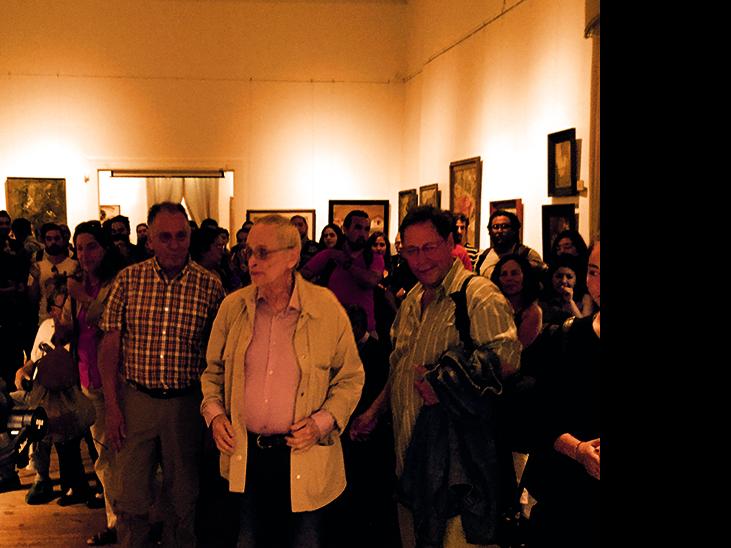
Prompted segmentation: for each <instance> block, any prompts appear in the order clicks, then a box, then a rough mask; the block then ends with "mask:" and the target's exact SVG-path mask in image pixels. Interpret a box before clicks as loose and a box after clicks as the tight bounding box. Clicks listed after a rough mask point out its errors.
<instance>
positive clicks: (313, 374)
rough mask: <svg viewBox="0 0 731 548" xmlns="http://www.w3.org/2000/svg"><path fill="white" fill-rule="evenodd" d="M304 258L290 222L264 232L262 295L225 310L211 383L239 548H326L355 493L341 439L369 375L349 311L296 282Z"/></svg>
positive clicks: (206, 406)
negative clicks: (324, 534)
mask: <svg viewBox="0 0 731 548" xmlns="http://www.w3.org/2000/svg"><path fill="white" fill-rule="evenodd" d="M299 248H300V238H299V234H298V233H297V230H296V229H295V228H294V227H293V226H291V225H290V224H289V220H287V219H285V218H284V217H280V216H276V215H272V216H268V217H265V218H263V219H260V220H259V221H257V222H256V224H255V225H254V226H253V228H252V229H251V232H250V234H249V238H248V240H247V247H246V250H245V255H246V257H247V261H248V264H249V271H250V273H251V279H252V285H251V286H248V287H246V288H243V289H241V290H239V291H236V292H234V293H232V294H231V295H229V296H228V297H227V298H226V299H225V300H224V301H223V303H222V304H221V308H220V310H219V313H218V316H217V317H216V320H215V322H214V324H213V329H212V332H211V337H210V342H209V344H208V351H207V362H208V367H207V368H206V370H205V372H204V373H203V376H202V378H201V384H202V390H203V402H202V404H201V413H202V415H203V417H204V418H205V420H206V423H207V424H208V425H209V426H210V428H211V430H212V434H213V439H214V440H215V442H216V446H217V447H218V449H219V450H220V451H221V463H220V464H221V474H222V476H223V477H225V478H227V479H228V480H229V489H230V491H233V492H240V493H243V495H242V506H241V520H240V529H239V530H240V533H239V542H238V544H239V546H251V547H256V546H308V547H310V546H314V547H316V546H319V545H320V531H321V527H320V522H321V519H322V509H323V507H325V506H326V505H327V504H329V503H330V502H332V501H333V500H334V499H335V498H337V497H338V496H339V495H340V493H342V491H343V490H344V488H345V469H344V465H343V454H342V449H341V446H340V439H339V436H340V433H341V432H342V431H343V430H344V429H345V426H346V424H347V421H348V418H349V417H350V414H351V413H352V412H353V409H354V408H355V406H356V404H357V403H358V400H359V398H360V393H361V389H362V387H363V383H364V379H365V374H364V371H363V365H362V363H361V362H360V358H359V357H358V350H357V347H356V345H355V340H354V338H353V332H352V329H351V327H350V322H349V320H348V317H347V315H346V313H345V311H344V309H343V308H342V306H341V305H340V303H339V302H338V300H337V299H336V298H335V296H334V295H333V294H332V292H330V291H329V290H327V289H325V288H321V287H319V286H316V285H314V284H311V283H309V282H307V281H306V280H304V279H303V278H302V277H301V276H300V275H299V274H298V273H296V272H295V268H296V266H297V262H298V260H299V256H300V249H299Z"/></svg>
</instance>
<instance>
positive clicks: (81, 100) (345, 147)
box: [0, 0, 591, 249]
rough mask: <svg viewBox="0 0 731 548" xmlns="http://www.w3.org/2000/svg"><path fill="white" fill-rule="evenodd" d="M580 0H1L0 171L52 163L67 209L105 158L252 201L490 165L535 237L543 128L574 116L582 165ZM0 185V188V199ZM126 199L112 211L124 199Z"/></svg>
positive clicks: (355, 191)
mask: <svg viewBox="0 0 731 548" xmlns="http://www.w3.org/2000/svg"><path fill="white" fill-rule="evenodd" d="M583 23H584V0H517V1H510V0H508V1H503V0H490V1H486V2H472V1H471V0H453V1H450V2H441V1H439V0H410V1H409V2H408V3H406V2H403V1H399V0H368V1H366V0H363V1H359V2H356V1H347V0H341V1H337V2H336V1H322V2H296V1H257V2H254V1H246V0H242V1H214V0H205V1H200V0H196V1H189V0H118V1H115V2H113V3H110V2H104V1H101V0H73V1H68V2H53V1H48V0H25V1H23V0H4V1H3V15H2V17H0V36H3V41H2V43H0V180H1V181H4V180H5V178H6V177H9V176H13V177H65V178H66V180H67V195H68V196H69V200H68V201H69V203H68V216H69V224H70V225H72V226H73V225H74V224H76V223H77V222H80V221H82V220H85V219H88V218H92V217H95V216H96V214H97V207H98V204H99V190H98V172H99V170H109V169H122V168H127V169H172V168H175V169H185V168H191V169H193V168H215V169H224V170H228V171H231V173H232V177H233V218H232V219H231V222H230V225H231V226H232V227H234V228H235V227H236V226H239V225H240V224H241V222H242V221H243V219H244V215H245V210H246V209H269V208H271V209H292V208H303V209H311V208H314V209H316V212H317V226H318V232H319V229H320V228H322V226H324V224H325V223H326V222H327V214H328V200H329V199H331V198H335V199H337V198H342V199H356V198H357V199H383V198H387V199H389V200H390V201H391V207H392V209H391V222H390V229H391V232H392V233H393V232H394V231H395V229H396V223H397V219H396V217H397V209H396V206H397V199H398V191H399V190H403V189H408V188H418V187H419V186H421V185H427V184H431V183H439V185H440V189H441V190H442V205H443V206H445V207H447V206H448V205H449V180H448V176H449V172H448V168H449V163H450V162H451V161H455V160H459V159H463V158H469V157H472V156H481V157H482V160H483V162H484V167H483V187H482V200H481V204H482V211H483V213H482V223H481V225H482V226H481V238H480V244H481V246H482V247H485V246H486V245H487V231H486V229H485V224H486V222H487V211H488V204H489V202H490V201H494V200H498V199H508V198H521V199H522V200H523V203H524V205H525V216H526V221H525V227H524V228H525V230H524V239H525V241H526V243H528V245H531V246H532V247H536V248H538V249H540V248H541V232H540V206H541V205H543V204H548V203H552V202H554V201H555V202H557V203H564V202H573V203H578V206H579V207H578V210H579V220H580V229H581V231H582V233H584V234H585V235H587V232H588V231H587V228H586V227H587V223H588V209H587V204H586V201H587V198H586V197H585V195H582V196H580V197H578V198H571V199H569V198H561V199H558V200H552V199H551V198H549V197H548V196H547V193H546V177H547V175H546V147H547V145H546V136H547V134H548V133H551V132H554V131H559V130H562V129H566V128H569V127H575V128H576V130H577V137H578V139H580V140H581V139H585V143H584V144H583V148H584V153H582V155H581V166H580V177H583V175H584V174H585V173H587V171H588V170H587V162H588V158H587V156H588V154H587V153H586V151H587V150H588V127H589V102H590V101H589V77H590V62H591V43H590V41H589V40H587V39H585V38H584V36H583ZM2 207H5V193H4V192H0V208H2ZM123 213H124V211H123Z"/></svg>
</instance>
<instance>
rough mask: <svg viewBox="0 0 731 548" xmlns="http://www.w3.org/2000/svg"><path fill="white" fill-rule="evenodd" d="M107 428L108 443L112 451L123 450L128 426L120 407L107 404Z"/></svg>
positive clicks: (114, 404)
mask: <svg viewBox="0 0 731 548" xmlns="http://www.w3.org/2000/svg"><path fill="white" fill-rule="evenodd" d="M106 428H107V441H108V442H109V444H110V445H111V446H112V449H114V450H115V451H119V450H120V449H122V445H123V444H124V439H125V438H126V437H127V425H126V424H125V422H124V415H123V414H122V410H121V409H120V408H119V405H117V404H116V403H109V402H107V405H106Z"/></svg>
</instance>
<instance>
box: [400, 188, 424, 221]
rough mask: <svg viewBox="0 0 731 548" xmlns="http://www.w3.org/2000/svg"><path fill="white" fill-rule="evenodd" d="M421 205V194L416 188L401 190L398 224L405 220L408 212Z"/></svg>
mask: <svg viewBox="0 0 731 548" xmlns="http://www.w3.org/2000/svg"><path fill="white" fill-rule="evenodd" d="M418 205H419V195H418V194H417V193H416V189H415V188H412V189H409V190H401V191H400V192H399V193H398V224H399V226H401V221H403V220H404V217H406V214H407V213H408V212H409V211H411V210H412V209H414V208H415V207H417V206H418Z"/></svg>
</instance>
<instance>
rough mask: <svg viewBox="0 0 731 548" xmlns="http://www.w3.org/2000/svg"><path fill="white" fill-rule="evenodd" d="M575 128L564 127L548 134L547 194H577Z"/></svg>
mask: <svg viewBox="0 0 731 548" xmlns="http://www.w3.org/2000/svg"><path fill="white" fill-rule="evenodd" d="M577 165H578V160H577V147H576V129H575V128H571V129H565V130H563V131H559V132H556V133H550V134H549V135H548V195H549V196H575V195H576V194H577V192H578V191H577V188H576V180H577V178H578V177H577V171H578V170H577Z"/></svg>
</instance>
